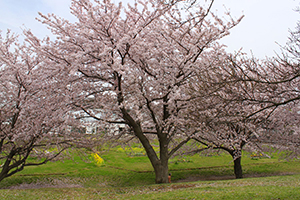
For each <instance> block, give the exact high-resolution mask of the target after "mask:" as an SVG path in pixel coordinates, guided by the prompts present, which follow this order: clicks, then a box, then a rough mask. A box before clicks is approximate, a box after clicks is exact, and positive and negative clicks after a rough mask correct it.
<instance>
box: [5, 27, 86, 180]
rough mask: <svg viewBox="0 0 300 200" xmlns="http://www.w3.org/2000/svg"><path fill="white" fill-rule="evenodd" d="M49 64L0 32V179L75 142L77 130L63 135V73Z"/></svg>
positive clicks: (52, 156)
mask: <svg viewBox="0 0 300 200" xmlns="http://www.w3.org/2000/svg"><path fill="white" fill-rule="evenodd" d="M53 65H54V63H52V64H51V63H50V62H45V59H44V57H41V56H39V55H38V54H36V53H35V52H34V51H33V49H31V48H30V47H29V46H28V45H26V44H22V45H21V44H19V43H18V39H17V36H15V35H14V34H12V33H10V31H8V32H7V35H6V37H2V36H0V77H1V78H0V165H1V166H0V181H1V180H3V179H4V178H7V177H9V176H12V175H14V174H15V173H17V172H19V171H21V170H23V169H24V167H27V166H33V165H42V164H45V163H47V162H48V161H50V160H54V159H57V158H58V156H60V154H61V152H62V151H64V150H65V149H67V148H70V147H73V146H75V145H76V141H77V140H78V139H77V138H78V135H77V134H76V132H72V133H70V132H68V133H66V130H67V128H68V126H67V124H68V123H69V124H70V123H71V122H72V121H73V120H72V118H71V115H70V114H68V111H69V108H70V106H69V105H67V104H66V103H65V102H68V101H69V100H67V99H68V98H69V97H68V95H67V93H66V91H68V90H65V88H64V87H63V86H66V85H64V83H63V79H62V76H64V75H67V74H66V73H64V71H63V70H61V69H59V68H57V67H55V68H52V66H53ZM81 145H82V146H83V143H81Z"/></svg>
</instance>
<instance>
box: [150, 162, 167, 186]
mask: <svg viewBox="0 0 300 200" xmlns="http://www.w3.org/2000/svg"><path fill="white" fill-rule="evenodd" d="M154 171H155V183H157V184H160V183H168V182H169V181H168V175H169V168H168V164H162V163H160V164H159V165H157V166H156V167H154Z"/></svg>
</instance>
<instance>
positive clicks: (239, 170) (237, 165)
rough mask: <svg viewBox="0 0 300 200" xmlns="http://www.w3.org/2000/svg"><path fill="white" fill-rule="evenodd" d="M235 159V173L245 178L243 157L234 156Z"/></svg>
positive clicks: (237, 176)
mask: <svg viewBox="0 0 300 200" xmlns="http://www.w3.org/2000/svg"><path fill="white" fill-rule="evenodd" d="M233 159H234V174H235V178H243V170H242V165H241V160H242V157H238V158H233Z"/></svg>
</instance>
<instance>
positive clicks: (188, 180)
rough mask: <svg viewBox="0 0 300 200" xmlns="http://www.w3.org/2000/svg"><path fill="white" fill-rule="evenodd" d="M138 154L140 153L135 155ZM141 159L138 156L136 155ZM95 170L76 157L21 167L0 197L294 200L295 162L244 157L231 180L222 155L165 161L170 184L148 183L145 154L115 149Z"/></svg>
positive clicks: (299, 169)
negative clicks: (240, 171) (238, 173)
mask: <svg viewBox="0 0 300 200" xmlns="http://www.w3.org/2000/svg"><path fill="white" fill-rule="evenodd" d="M139 155H140V154H139ZM141 155H142V154H141ZM100 156H101V157H102V158H103V159H104V161H105V164H104V165H103V166H98V165H97V164H96V163H95V162H93V158H92V157H91V156H90V157H89V158H88V159H89V160H91V161H92V162H84V161H82V160H81V159H80V158H79V157H75V159H74V160H66V161H64V162H51V163H48V164H46V165H42V166H34V167H27V168H25V169H24V170H23V171H22V172H20V173H19V174H16V175H15V176H12V177H10V178H7V179H4V180H3V181H2V182H0V188H2V189H0V199H9V200H10V199H139V200H140V199H300V187H299V186H300V162H298V161H293V162H279V161H278V158H277V157H276V156H274V157H272V158H258V159H251V157H250V155H249V154H247V153H244V155H243V158H242V165H243V171H244V175H245V177H246V178H244V179H239V180H235V179H233V178H234V175H233V163H232V160H231V157H230V156H229V155H227V154H223V155H221V156H220V155H215V156H210V157H205V156H199V155H194V156H189V157H185V158H174V159H172V160H170V166H169V168H170V171H171V173H172V181H173V183H171V184H162V185H156V184H154V177H155V176H154V173H153V172H152V167H151V165H150V162H149V160H148V159H147V157H145V156H134V155H131V156H128V155H127V154H126V153H125V151H121V150H118V149H115V150H113V151H110V152H108V153H104V154H102V155H100Z"/></svg>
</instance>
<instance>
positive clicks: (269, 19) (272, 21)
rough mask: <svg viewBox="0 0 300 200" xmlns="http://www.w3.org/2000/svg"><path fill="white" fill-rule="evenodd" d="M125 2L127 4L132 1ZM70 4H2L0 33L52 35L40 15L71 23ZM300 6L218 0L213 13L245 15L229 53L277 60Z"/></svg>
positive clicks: (52, 0)
mask: <svg viewBox="0 0 300 200" xmlns="http://www.w3.org/2000/svg"><path fill="white" fill-rule="evenodd" d="M115 1H117V0H115ZM123 1H124V3H127V2H130V1H133V0H123ZM199 1H205V0H199ZM70 2H71V0H0V30H2V32H6V30H7V29H11V30H13V31H14V32H17V33H21V32H22V31H21V29H22V28H30V29H31V30H32V31H33V32H34V33H35V34H36V35H38V37H43V36H44V35H46V34H48V35H49V32H48V30H47V29H46V28H45V26H44V25H42V24H41V23H39V22H38V21H36V20H35V18H36V17H38V12H42V13H43V14H47V13H55V14H57V15H58V16H61V17H64V18H67V19H72V16H71V14H70V10H69V6H70ZM133 2H134V1H133ZM299 2H300V0H215V4H214V6H213V8H212V10H213V11H214V12H216V13H217V14H218V16H221V15H222V14H223V11H224V6H225V7H226V8H227V9H229V10H230V11H231V13H232V16H233V17H234V18H238V17H239V16H241V15H245V17H244V19H243V20H242V22H241V23H240V24H239V25H238V26H237V27H235V28H234V29H232V30H231V34H230V35H229V36H227V37H226V38H225V39H223V40H222V42H223V43H225V44H226V45H227V46H228V51H230V52H234V51H237V50H239V49H240V48H243V51H244V52H246V53H248V54H250V53H251V52H252V53H253V54H254V55H255V56H257V57H261V58H263V57H265V56H274V55H275V53H274V52H278V53H280V49H279V46H278V44H276V42H277V43H279V44H281V45H284V44H285V43H286V41H287V38H288V36H289V29H291V30H294V28H295V26H296V23H297V21H298V19H300V14H298V13H297V12H295V11H294V10H295V9H296V8H297V6H299ZM2 34H3V33H2Z"/></svg>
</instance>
